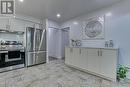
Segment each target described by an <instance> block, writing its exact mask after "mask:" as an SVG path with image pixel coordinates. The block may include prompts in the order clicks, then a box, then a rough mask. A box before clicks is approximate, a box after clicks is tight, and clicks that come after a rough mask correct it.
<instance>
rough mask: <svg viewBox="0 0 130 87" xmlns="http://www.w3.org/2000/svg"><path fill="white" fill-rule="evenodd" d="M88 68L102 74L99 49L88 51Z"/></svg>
mask: <svg viewBox="0 0 130 87" xmlns="http://www.w3.org/2000/svg"><path fill="white" fill-rule="evenodd" d="M87 55H88V64H87V65H88V67H87V69H88V70H89V71H91V72H94V73H99V72H100V56H99V49H87Z"/></svg>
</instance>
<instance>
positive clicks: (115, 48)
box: [69, 46, 119, 50]
mask: <svg viewBox="0 0 130 87" xmlns="http://www.w3.org/2000/svg"><path fill="white" fill-rule="evenodd" d="M69 48H90V49H109V50H118V49H119V48H117V47H82V46H81V47H79V46H75V47H73V46H69Z"/></svg>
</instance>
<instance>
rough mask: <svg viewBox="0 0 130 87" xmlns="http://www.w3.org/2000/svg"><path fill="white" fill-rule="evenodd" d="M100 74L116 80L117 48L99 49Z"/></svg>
mask: <svg viewBox="0 0 130 87" xmlns="http://www.w3.org/2000/svg"><path fill="white" fill-rule="evenodd" d="M101 54H102V55H101V60H100V64H101V74H102V75H104V76H106V77H109V78H111V79H113V80H115V81H116V68H117V50H108V49H107V50H105V49H102V50H101Z"/></svg>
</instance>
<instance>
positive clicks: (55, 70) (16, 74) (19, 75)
mask: <svg viewBox="0 0 130 87" xmlns="http://www.w3.org/2000/svg"><path fill="white" fill-rule="evenodd" d="M0 87H130V84H129V83H122V84H121V83H114V82H110V81H107V80H104V79H102V78H99V77H96V76H93V75H90V74H87V73H84V72H81V71H78V70H76V69H73V68H69V67H67V66H66V65H65V64H64V61H63V60H54V61H51V62H49V63H47V64H42V65H37V66H33V67H29V68H23V69H18V70H13V71H9V72H4V73H0Z"/></svg>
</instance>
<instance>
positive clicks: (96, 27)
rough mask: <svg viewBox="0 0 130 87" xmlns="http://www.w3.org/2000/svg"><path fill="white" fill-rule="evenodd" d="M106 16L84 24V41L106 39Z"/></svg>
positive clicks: (89, 20) (91, 19)
mask: <svg viewBox="0 0 130 87" xmlns="http://www.w3.org/2000/svg"><path fill="white" fill-rule="evenodd" d="M104 25H105V16H100V17H93V18H90V19H87V20H85V21H84V22H83V34H82V35H83V40H94V39H95V40H97V39H104V38H105V26H104Z"/></svg>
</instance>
